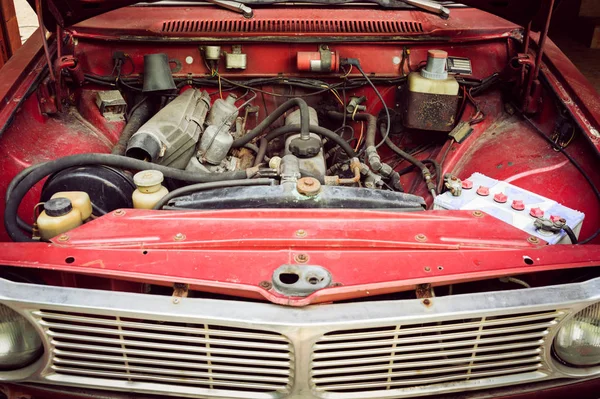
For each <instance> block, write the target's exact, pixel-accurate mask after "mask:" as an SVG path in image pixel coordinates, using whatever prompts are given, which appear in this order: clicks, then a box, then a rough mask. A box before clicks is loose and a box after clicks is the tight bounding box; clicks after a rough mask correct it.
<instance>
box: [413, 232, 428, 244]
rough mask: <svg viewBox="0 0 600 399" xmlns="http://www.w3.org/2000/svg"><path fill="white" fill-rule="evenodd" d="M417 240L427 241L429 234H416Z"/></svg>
mask: <svg viewBox="0 0 600 399" xmlns="http://www.w3.org/2000/svg"><path fill="white" fill-rule="evenodd" d="M415 240H417V241H419V242H425V241H427V236H426V235H425V234H417V235H416V236H415Z"/></svg>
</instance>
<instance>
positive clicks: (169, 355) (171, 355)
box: [51, 340, 289, 372]
mask: <svg viewBox="0 0 600 399" xmlns="http://www.w3.org/2000/svg"><path fill="white" fill-rule="evenodd" d="M51 343H52V345H53V346H54V347H55V348H66V349H76V350H80V351H82V352H83V353H82V352H69V353H70V354H71V356H74V355H73V354H74V353H78V355H79V356H86V355H88V354H89V353H99V352H102V353H105V352H106V353H119V354H122V355H127V356H146V357H156V358H159V359H162V360H161V361H163V360H164V359H177V360H190V361H192V362H207V361H211V362H221V363H233V364H244V365H253V364H256V360H254V359H248V358H244V357H236V358H233V357H226V356H215V355H214V354H211V356H202V355H197V354H189V353H183V352H159V351H146V350H140V349H132V348H127V349H123V348H120V347H118V348H117V347H107V346H99V345H82V344H80V343H69V342H60V341H55V340H53V341H52V342H51ZM54 352H56V353H61V350H60V349H55V350H54ZM260 364H261V365H262V366H264V367H275V368H279V367H280V368H282V369H285V368H286V367H287V366H288V365H289V362H286V361H275V360H264V359H261V361H260ZM288 372H289V371H288Z"/></svg>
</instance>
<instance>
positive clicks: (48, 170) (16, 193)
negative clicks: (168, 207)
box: [4, 153, 252, 242]
mask: <svg viewBox="0 0 600 399" xmlns="http://www.w3.org/2000/svg"><path fill="white" fill-rule="evenodd" d="M83 165H106V166H113V167H118V168H122V169H132V170H147V169H152V170H158V171H161V172H162V173H163V174H164V175H165V176H166V177H169V178H172V179H176V180H180V181H185V182H193V183H207V182H216V181H223V180H240V179H247V178H248V176H249V175H251V174H252V173H249V172H247V171H245V170H242V171H234V172H224V173H214V174H213V173H198V172H187V171H184V170H179V169H174V168H169V167H167V166H162V165H157V164H153V163H149V162H145V161H140V160H137V159H133V158H127V157H123V156H120V155H111V154H93V153H91V154H78V155H71V156H68V157H63V158H59V159H56V160H54V161H49V162H45V163H41V164H38V165H34V166H32V167H30V168H28V169H26V170H29V172H27V173H24V172H25V171H22V172H21V173H19V174H18V175H17V176H16V177H15V179H13V182H15V183H14V184H13V182H11V184H10V186H9V188H11V187H12V189H11V191H10V195H8V197H7V201H6V208H5V211H4V227H5V228H6V231H7V232H8V235H9V236H10V238H11V239H12V240H13V241H20V242H29V241H32V239H31V238H30V237H28V236H27V235H26V234H24V233H23V232H22V231H21V229H20V228H19V223H18V221H17V211H18V209H19V205H20V204H21V201H22V200H23V197H25V195H26V194H27V192H29V190H31V188H32V187H33V186H35V185H36V184H37V183H38V182H39V181H40V180H42V179H43V178H44V177H46V176H48V175H50V174H52V173H56V172H58V171H61V170H63V169H67V168H72V167H74V166H83ZM19 179H20V180H19ZM7 194H8V193H7Z"/></svg>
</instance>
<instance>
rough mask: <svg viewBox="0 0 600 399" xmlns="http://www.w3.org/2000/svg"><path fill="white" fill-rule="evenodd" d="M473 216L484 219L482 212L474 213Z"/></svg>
mask: <svg viewBox="0 0 600 399" xmlns="http://www.w3.org/2000/svg"><path fill="white" fill-rule="evenodd" d="M473 216H475V217H476V218H482V217H483V212H481V211H473Z"/></svg>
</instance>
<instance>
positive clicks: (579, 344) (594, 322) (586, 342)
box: [554, 303, 600, 367]
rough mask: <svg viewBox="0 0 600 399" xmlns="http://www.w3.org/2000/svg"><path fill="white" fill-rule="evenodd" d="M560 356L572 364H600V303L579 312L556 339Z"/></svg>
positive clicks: (557, 353)
mask: <svg viewBox="0 0 600 399" xmlns="http://www.w3.org/2000/svg"><path fill="white" fill-rule="evenodd" d="M554 351H555V353H556V355H557V356H558V358H559V359H560V360H562V361H563V362H565V363H568V364H570V365H572V366H579V367H588V366H597V365H600V303H596V304H594V305H592V306H588V307H587V308H585V309H583V310H582V311H581V312H579V313H577V314H576V315H575V316H574V317H573V318H572V319H571V320H569V321H567V323H566V324H565V325H564V326H563V327H562V328H561V329H560V330H559V331H558V334H557V335H556V339H555V340H554Z"/></svg>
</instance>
